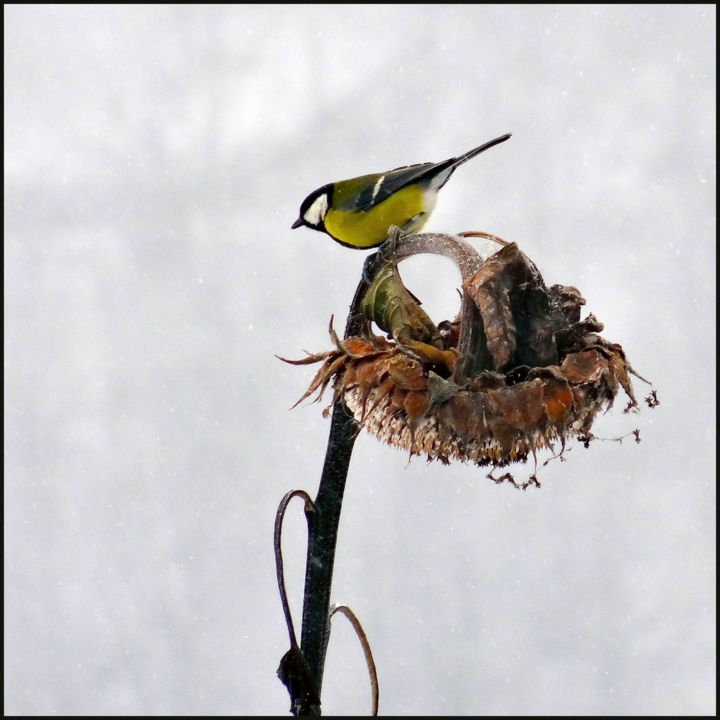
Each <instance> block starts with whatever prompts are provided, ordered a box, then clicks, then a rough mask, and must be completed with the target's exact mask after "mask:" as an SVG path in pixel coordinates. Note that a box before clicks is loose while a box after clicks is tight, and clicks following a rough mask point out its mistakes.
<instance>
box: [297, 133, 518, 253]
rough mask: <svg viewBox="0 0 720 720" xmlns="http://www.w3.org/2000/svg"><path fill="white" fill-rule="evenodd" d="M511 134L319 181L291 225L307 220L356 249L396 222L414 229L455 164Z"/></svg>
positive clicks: (378, 239)
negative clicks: (432, 158) (432, 157)
mask: <svg viewBox="0 0 720 720" xmlns="http://www.w3.org/2000/svg"><path fill="white" fill-rule="evenodd" d="M511 134H512V133H508V134H507V135H502V136H501V137H498V138H495V139H494V140H490V142H486V143H485V144H484V145H480V147H476V148H475V149H474V150H470V151H469V152H466V153H465V154H464V155H460V156H459V157H455V158H450V159H449V160H443V161H442V162H439V163H422V164H419V165H408V166H404V167H399V168H396V169H395V170H389V171H388V172H384V173H374V174H372V175H361V176H360V177H356V178H352V179H351V180H340V181H339V182H334V183H330V184H329V185H323V186H322V187H321V188H318V189H317V190H315V191H314V192H311V193H310V194H309V195H308V196H307V197H306V198H305V199H304V200H303V202H302V205H300V216H299V217H298V219H297V220H296V221H295V222H294V223H293V224H292V229H293V230H294V229H295V228H298V227H300V226H301V225H307V227H309V228H312V229H313V230H320V231H322V232H325V233H327V234H328V235H329V236H330V237H331V238H332V239H333V240H336V241H337V242H339V243H340V244H341V245H346V246H347V247H351V248H358V249H360V250H365V249H367V248H373V247H377V246H378V245H381V244H382V243H383V242H384V241H385V240H386V239H387V237H388V230H389V229H390V226H391V225H397V226H398V227H399V228H400V230H401V232H402V233H403V234H407V233H411V232H417V231H418V230H420V228H422V226H423V225H424V224H425V222H426V221H427V219H428V217H430V213H431V212H432V211H433V208H434V207H435V201H436V200H437V194H438V191H439V190H440V188H441V187H442V186H443V185H444V184H445V183H446V182H447V181H448V180H449V178H450V176H451V175H452V174H453V172H455V168H457V167H458V166H460V165H462V164H463V163H464V162H467V161H468V160H470V158H474V157H475V156H476V155H479V154H480V153H481V152H483V151H484V150H487V149H488V148H491V147H492V146H493V145H498V144H499V143H501V142H505V141H506V140H507V139H508V138H509V137H510V135H511Z"/></svg>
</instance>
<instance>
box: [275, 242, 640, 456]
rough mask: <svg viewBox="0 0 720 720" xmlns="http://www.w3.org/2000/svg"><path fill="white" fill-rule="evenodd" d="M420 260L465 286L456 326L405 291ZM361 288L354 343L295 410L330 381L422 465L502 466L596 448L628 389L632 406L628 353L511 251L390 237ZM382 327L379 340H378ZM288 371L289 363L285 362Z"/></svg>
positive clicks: (377, 431) (325, 366)
mask: <svg viewBox="0 0 720 720" xmlns="http://www.w3.org/2000/svg"><path fill="white" fill-rule="evenodd" d="M415 252H439V253H441V254H444V255H449V256H451V257H453V259H455V260H456V261H457V262H458V265H459V266H460V269H461V273H462V275H463V300H462V307H461V311H460V314H459V315H458V317H457V318H456V319H455V320H454V321H452V322H445V323H441V324H440V326H439V327H438V326H435V324H434V323H433V322H432V320H431V319H430V318H429V317H428V316H427V314H426V313H425V312H424V311H423V310H422V308H421V307H420V303H419V301H418V300H417V298H415V296H414V295H412V293H410V292H409V291H408V290H407V288H405V286H404V285H403V283H402V280H401V278H400V275H399V272H398V268H397V264H398V262H399V261H400V260H402V259H403V258H404V257H407V256H409V255H411V254H414V253H415ZM373 262H374V266H373V270H372V272H370V273H367V272H366V275H369V277H365V278H364V280H363V282H361V285H360V288H359V289H358V293H357V294H356V301H355V302H354V313H351V315H352V322H350V323H349V326H348V327H349V328H350V329H351V332H350V333H346V337H345V339H343V340H340V339H339V338H338V337H337V335H336V334H335V332H334V331H333V329H332V324H331V328H330V333H331V337H332V339H333V343H334V349H332V350H330V351H328V352H325V353H321V354H318V355H311V356H310V357H308V358H306V359H304V360H300V361H293V362H296V363H298V364H306V363H315V362H322V365H321V367H320V369H319V370H318V372H317V374H316V375H315V377H314V378H313V380H312V382H311V383H310V386H309V388H308V390H307V392H306V393H305V394H304V395H303V397H302V398H300V400H299V401H298V402H300V401H301V400H303V399H305V398H306V397H309V396H310V395H312V394H313V393H315V392H317V394H318V397H317V399H319V398H320V397H321V396H322V394H323V392H324V390H325V388H326V387H327V386H328V384H330V382H331V381H332V383H333V389H334V395H333V402H334V401H336V400H342V402H343V403H344V404H345V406H346V407H347V408H348V409H349V410H350V411H351V413H352V414H353V416H354V417H355V420H356V421H357V422H358V424H359V425H360V426H362V427H365V428H366V429H367V430H368V431H369V432H371V433H372V434H374V435H376V436H377V437H378V438H380V439H381V440H384V441H385V442H387V443H389V444H392V445H396V446H397V447H400V448H403V449H405V450H407V451H409V452H410V454H411V455H413V454H425V455H426V456H427V457H428V459H438V460H441V461H443V462H448V461H449V460H450V459H458V460H470V461H472V462H474V463H477V464H478V465H492V466H496V467H500V466H504V465H507V464H509V463H512V462H516V461H524V460H525V459H527V457H528V455H529V454H531V453H534V452H535V451H536V450H538V449H541V448H549V449H554V447H555V445H556V443H561V444H562V446H563V447H564V445H565V442H566V440H567V439H568V438H570V437H571V436H574V435H579V436H582V437H586V438H587V437H590V429H591V426H592V423H593V420H594V418H595V416H596V415H597V413H598V412H599V411H600V410H601V409H604V408H607V407H609V406H611V405H612V403H613V401H614V399H615V397H616V395H617V393H618V391H619V389H620V388H622V389H623V390H624V391H625V393H626V394H627V395H628V397H629V399H630V403H629V405H628V407H627V408H626V410H629V409H630V408H635V407H637V402H636V400H635V397H634V394H633V389H632V385H631V383H630V379H629V374H631V373H633V370H632V368H631V367H630V365H629V364H628V363H627V361H626V358H625V353H624V352H623V349H622V348H621V347H620V346H619V345H617V344H614V343H611V342H608V341H607V340H604V339H603V338H602V337H600V336H599V335H598V333H599V332H600V331H601V330H602V329H603V326H602V324H601V323H599V322H598V321H597V320H596V319H595V318H594V317H593V316H592V315H589V316H588V317H587V318H586V319H584V320H581V319H580V315H581V308H582V306H583V305H584V304H585V301H584V300H583V298H582V296H581V295H580V292H579V291H578V290H577V289H576V288H574V287H567V286H560V285H554V286H552V287H550V288H548V287H546V285H545V283H544V282H543V279H542V277H541V276H540V273H539V272H538V270H537V268H536V267H535V265H534V264H533V263H532V261H530V260H529V259H528V258H527V257H526V256H525V255H524V254H523V253H522V252H521V251H520V250H519V249H518V247H517V245H515V244H514V243H512V244H508V245H506V246H505V247H503V248H502V249H501V250H499V251H498V252H496V253H495V254H494V255H491V256H490V257H488V258H487V259H486V260H484V261H483V260H482V259H481V258H480V257H479V255H477V253H476V252H475V251H474V250H473V249H472V248H471V247H470V246H469V245H468V243H466V242H464V241H463V240H461V239H460V238H456V237H452V236H447V235H415V236H406V237H403V238H399V239H397V238H396V239H395V242H394V243H393V244H392V245H391V246H390V249H389V250H387V249H383V250H382V251H381V252H380V253H378V258H375V259H374V260H373ZM372 322H374V323H375V324H376V325H377V326H378V327H379V328H380V329H381V330H382V331H383V332H384V333H385V335H384V336H383V335H376V334H374V333H373V332H372V331H371V323H372ZM288 362H290V361H288Z"/></svg>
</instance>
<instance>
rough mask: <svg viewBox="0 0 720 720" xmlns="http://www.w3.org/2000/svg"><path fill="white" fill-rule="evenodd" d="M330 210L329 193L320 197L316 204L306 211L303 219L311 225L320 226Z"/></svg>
mask: <svg viewBox="0 0 720 720" xmlns="http://www.w3.org/2000/svg"><path fill="white" fill-rule="evenodd" d="M327 210H328V196H327V193H323V194H322V195H319V196H318V197H317V198H316V199H315V202H314V203H313V204H312V205H311V206H310V207H309V208H308V209H307V210H306V211H305V214H304V215H303V218H304V219H305V220H306V221H307V222H308V223H310V225H319V224H320V222H321V221H322V220H323V218H324V217H325V215H326V214H327Z"/></svg>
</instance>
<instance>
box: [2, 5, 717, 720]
mask: <svg viewBox="0 0 720 720" xmlns="http://www.w3.org/2000/svg"><path fill="white" fill-rule="evenodd" d="M715 20H716V17H715V8H714V7H713V6H708V5H705V6H698V5H696V6H685V7H681V6H654V7H649V6H633V7H615V6H611V7H608V6H601V7H592V6H581V7H566V6H560V7H555V6H550V7H548V6H539V7H528V6H520V7H512V6H511V7H492V6H491V7H478V6H452V5H449V6H437V5H427V6H416V7H413V8H410V7H409V6H364V7H350V6H342V7H336V6H322V7H313V6H271V7H270V6H258V5H256V6H245V7H243V6H236V7H230V6H228V7H219V6H214V7H213V6H210V7H199V6H190V7H177V6H175V7H173V6H132V7H117V6H115V7H113V6H106V7H90V6H80V7H77V6H75V7H63V6H31V7H20V6H10V7H6V8H5V301H6V302H5V478H6V479H5V711H6V713H9V714H35V713H39V714H55V713H60V714H74V713H77V714H100V715H102V714H113V713H115V714H144V713H147V714H200V715H214V714H280V715H284V714H286V713H287V710H288V706H289V699H288V695H287V692H286V690H285V687H284V686H283V685H281V683H280V682H279V681H278V679H277V677H276V675H275V671H276V668H277V666H278V662H279V660H280V658H281V656H282V655H283V653H284V652H285V651H286V650H287V648H288V646H289V643H288V638H287V633H286V629H285V626H284V623H283V618H282V612H281V606H280V601H279V598H278V595H277V590H276V585H275V568H274V560H273V554H272V531H273V519H274V515H275V509H276V507H277V504H278V502H279V501H280V499H281V498H282V496H283V494H284V493H285V492H286V491H288V490H290V489H292V488H296V487H303V488H306V489H307V490H308V491H309V492H311V493H312V494H313V495H314V494H315V492H316V490H317V482H318V479H319V474H320V470H321V468H322V463H323V458H324V453H325V443H326V441H327V433H328V429H329V421H327V420H325V419H323V418H322V416H321V412H320V411H321V407H323V406H325V405H326V404H327V402H329V396H328V398H326V400H325V402H323V403H321V404H320V405H307V404H305V405H303V406H301V407H298V408H296V409H294V410H292V411H290V410H289V407H290V405H292V403H294V402H295V400H296V399H297V398H298V397H299V396H300V395H301V394H302V392H303V391H304V389H305V387H306V386H307V384H308V382H309V381H310V378H311V377H312V375H313V374H314V372H315V368H307V367H306V368H296V367H291V366H288V365H284V364H282V363H281V362H279V361H278V360H276V359H275V357H274V354H275V353H277V354H280V355H284V356H286V357H301V356H302V349H304V348H306V349H308V350H311V351H321V350H325V349H328V348H329V347H330V340H329V337H328V334H327V326H328V320H329V318H330V315H331V314H332V313H334V314H335V316H336V326H337V327H338V329H339V330H342V327H343V324H344V320H345V315H346V311H347V307H348V304H349V302H350V300H351V298H352V294H353V292H354V289H355V285H356V283H357V281H358V278H359V272H360V268H361V266H362V262H363V260H364V258H365V253H362V252H357V251H352V250H348V249H346V248H344V247H341V246H340V245H337V244H335V243H333V242H331V241H330V239H329V238H328V237H327V236H324V235H322V234H319V233H314V232H311V231H310V230H308V229H305V228H303V229H300V230H295V231H291V230H290V224H291V223H292V222H293V220H294V219H295V218H296V217H297V211H298V207H299V205H300V202H301V200H302V199H303V198H304V197H305V196H306V195H307V194H308V193H309V192H310V191H311V190H313V189H314V188H316V187H318V186H319V185H322V184H324V183H326V182H330V181H332V180H339V179H342V178H346V177H352V176H354V175H359V174H362V173H366V172H375V171H382V170H387V169H390V168H393V167H396V166H398V165H404V164H408V163H413V162H424V161H430V160H433V161H437V160H441V159H444V158H446V157H450V156H453V155H457V154H459V153H462V152H464V151H465V150H468V149H470V148H472V147H474V146H476V145H479V144H480V143H483V142H485V141H486V140H489V139H491V138H493V137H495V136H497V135H500V134H502V133H505V132H508V131H512V132H513V137H512V139H511V140H510V141H509V142H507V143H504V144H503V145H501V146H498V147H495V148H493V149H492V150H490V151H488V152H487V153H486V154H483V155H482V156H480V157H479V158H476V159H475V160H473V161H472V162H470V163H468V164H467V165H464V166H463V167H462V168H460V169H459V170H458V171H457V173H456V174H455V175H454V176H453V178H452V180H451V181H450V182H449V183H448V185H447V186H446V187H445V189H444V190H443V191H442V194H441V196H440V201H439V203H438V208H437V210H436V212H435V214H434V216H433V218H432V220H431V222H430V224H429V225H428V226H427V229H429V230H439V231H448V232H453V231H458V230H466V229H480V230H486V231H489V232H492V233H495V234H497V235H500V236H501V237H504V238H505V239H507V240H514V241H517V242H518V243H519V244H520V246H521V248H522V249H523V250H524V251H525V252H526V253H527V254H528V255H530V257H531V258H533V260H534V261H535V262H536V263H537V265H538V266H539V267H540V269H541V271H542V273H543V275H544V278H545V280H546V282H547V283H548V284H552V283H563V284H570V285H576V286H578V287H579V288H580V289H581V291H582V293H583V295H584V297H585V298H586V300H587V306H586V309H587V310H588V311H590V312H593V313H594V314H595V315H596V316H597V317H598V319H599V320H601V321H602V322H604V323H605V331H604V332H603V336H604V337H606V338H607V339H609V340H611V341H613V342H619V343H621V344H622V345H623V347H624V348H625V350H626V352H627V354H628V357H629V360H630V362H631V363H632V364H633V366H634V367H635V369H636V370H637V371H638V372H639V373H640V374H642V375H644V376H645V377H647V378H649V379H651V380H652V381H653V383H654V387H655V388H656V389H657V391H658V394H659V398H660V401H661V403H662V404H661V405H660V407H658V408H657V409H655V410H649V409H648V408H647V407H646V406H645V404H644V403H643V402H642V398H643V397H645V396H646V395H647V394H648V390H649V389H648V386H646V385H644V384H643V383H642V382H640V381H635V389H636V393H637V395H638V399H640V400H641V405H642V407H643V410H642V412H641V413H640V414H639V415H633V416H627V415H623V413H622V408H623V407H624V406H625V397H624V396H621V397H620V398H619V399H618V402H617V404H616V407H615V408H613V410H612V411H611V412H610V413H609V414H607V415H606V416H604V417H603V418H602V422H601V423H600V425H599V427H598V432H600V433H604V434H605V435H606V436H617V435H621V434H624V433H628V432H630V431H631V430H632V429H633V428H636V427H638V428H640V431H641V437H642V443H641V444H640V445H637V444H635V443H634V442H632V440H631V439H627V440H626V441H625V442H623V443H622V444H618V443H615V442H597V443H594V444H593V445H591V447H590V448H589V449H587V450H586V449H584V448H583V447H582V446H580V445H579V444H578V443H573V444H572V450H571V451H570V452H568V453H567V455H566V459H567V462H564V463H563V462H558V461H554V462H552V463H551V464H550V465H548V466H547V467H545V468H541V472H540V480H541V482H542V488H541V489H536V488H530V489H529V490H527V492H520V491H516V490H514V489H513V488H512V487H510V486H509V485H500V486H496V485H494V484H493V483H492V482H491V481H490V480H488V479H487V478H486V477H485V472H484V471H482V470H480V469H478V468H475V467H472V466H466V465H461V464H454V465H451V466H450V467H443V466H441V465H439V464H432V465H428V464H427V463H425V462H424V461H423V460H422V459H417V458H416V459H413V461H412V462H410V463H409V464H408V458H407V456H406V454H404V453H402V452H399V451H396V450H394V449H392V448H388V447H385V446H382V445H380V443H379V442H377V441H376V440H375V439H373V438H371V437H367V436H365V435H362V436H361V437H360V438H359V439H358V442H357V444H356V446H355V453H354V456H353V461H352V464H351V469H350V476H349V479H348V486H347V491H346V498H345V504H344V507H343V515H342V519H341V526H340V538H339V546H338V554H337V559H336V569H335V578H334V585H333V599H334V600H335V601H337V602H340V601H342V602H346V603H348V604H350V606H351V607H352V608H353V609H354V610H355V612H356V613H357V614H358V616H359V617H360V619H361V621H362V622H363V624H364V627H365V630H366V632H367V635H368V637H369V639H370V642H371V644H372V648H373V651H374V654H375V660H376V663H377V667H378V672H379V677H380V711H381V713H382V714H402V715H409V714H418V713H430V714H447V715H454V714H460V715H463V714H479V713H482V714H493V713H498V714H508V713H509V714H514V713H518V714H530V713H538V714H550V715H564V714H569V713H581V714H582V713H585V714H633V713H634V714H669V715H674V714H679V715H689V714H711V713H714V712H715V669H716V668H715V611H716V606H715V524H716V513H715V498H716V493H715V485H716V478H715V459H714V457H715V441H716V438H715V327H716V326H715V323H716V316H715V289H716V285H715V278H716V270H715V261H716V251H715V231H716V225H715V199H714V198H715V192H716V187H715V181H716V168H715V150H716V147H715V142H716V140H715V121H716V116H715V102H716V95H715V92H716V85H715V62H716V46H715ZM443 262H446V261H441V265H442V263H443ZM436 265H437V261H435V264H433V262H432V261H430V260H428V261H427V262H426V261H425V259H417V260H413V261H410V262H408V263H407V264H406V265H403V268H402V269H403V274H404V275H405V277H406V279H407V282H408V285H409V286H410V287H411V288H412V289H413V290H414V291H415V292H416V293H417V294H418V295H420V297H421V298H423V300H424V302H425V307H426V308H428V310H429V311H430V314H431V315H432V316H433V317H434V319H435V320H436V321H437V320H442V319H444V318H446V317H451V316H452V315H453V314H454V312H455V310H456V309H457V304H458V301H457V300H456V297H457V296H456V294H455V287H457V285H458V284H459V275H457V273H456V271H455V270H454V269H453V267H452V266H451V265H450V264H449V262H448V263H447V267H445V266H444V265H443V266H442V267H436ZM405 271H406V272H407V274H405ZM530 470H531V468H530ZM530 470H525V471H524V472H525V473H526V474H527V473H529V472H530ZM517 476H518V478H521V477H522V476H523V469H522V468H521V469H519V470H518V472H517ZM295 502H297V505H295V504H294V503H295ZM294 503H293V504H292V505H291V507H290V512H289V517H288V520H287V522H286V525H285V530H284V540H285V553H286V554H285V560H286V564H287V565H288V577H287V580H288V585H289V591H290V595H291V603H292V606H293V611H294V613H295V616H296V619H297V620H296V621H297V622H298V623H299V615H300V599H301V593H302V587H301V584H302V580H301V578H302V573H303V569H304V568H303V563H304V553H305V530H304V518H303V515H302V511H301V503H300V502H298V501H294ZM323 702H324V710H325V712H327V713H355V714H364V713H367V712H368V710H369V707H370V700H369V689H368V680H367V676H366V673H365V671H364V668H363V660H362V652H361V649H360V647H359V645H358V644H357V641H356V640H355V638H354V635H353V633H352V630H351V629H350V627H349V625H348V624H347V623H346V622H345V620H344V618H337V619H336V623H335V625H334V630H333V636H332V638H331V641H330V646H329V650H328V664H327V667H326V672H325V682H324V687H323Z"/></svg>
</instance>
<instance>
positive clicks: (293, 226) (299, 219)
mask: <svg viewBox="0 0 720 720" xmlns="http://www.w3.org/2000/svg"><path fill="white" fill-rule="evenodd" d="M304 224H305V221H304V220H303V219H302V218H301V217H299V218H298V219H297V220H296V221H295V222H294V223H293V224H292V225H291V226H290V229H291V230H294V229H295V228H299V227H300V226H301V225H304Z"/></svg>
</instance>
